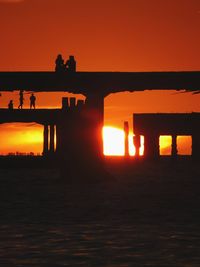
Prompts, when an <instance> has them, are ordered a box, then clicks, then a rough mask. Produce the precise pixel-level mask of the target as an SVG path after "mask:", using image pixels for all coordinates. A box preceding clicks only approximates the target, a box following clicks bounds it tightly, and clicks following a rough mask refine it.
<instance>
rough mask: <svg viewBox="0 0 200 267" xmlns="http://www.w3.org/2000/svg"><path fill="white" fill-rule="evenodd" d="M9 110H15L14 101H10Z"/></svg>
mask: <svg viewBox="0 0 200 267" xmlns="http://www.w3.org/2000/svg"><path fill="white" fill-rule="evenodd" d="M8 109H9V110H13V100H10V101H9V103H8Z"/></svg>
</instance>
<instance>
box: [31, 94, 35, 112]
mask: <svg viewBox="0 0 200 267" xmlns="http://www.w3.org/2000/svg"><path fill="white" fill-rule="evenodd" d="M35 101H36V97H35V96H34V94H31V96H30V109H31V108H32V107H33V108H34V109H35Z"/></svg>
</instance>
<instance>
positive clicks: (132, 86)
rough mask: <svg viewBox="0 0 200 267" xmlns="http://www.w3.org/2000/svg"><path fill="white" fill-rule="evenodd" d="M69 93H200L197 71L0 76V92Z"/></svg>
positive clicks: (21, 73)
mask: <svg viewBox="0 0 200 267" xmlns="http://www.w3.org/2000/svg"><path fill="white" fill-rule="evenodd" d="M19 89H21V90H30V91H43V92H45V91H46V92H55V91H68V92H72V93H81V94H83V95H89V94H91V93H92V94H93V93H97V94H101V95H102V96H106V95H108V94H110V93H116V92H122V91H130V92H133V91H143V90H153V89H155V90H156V89H157V90H158V89H175V90H188V91H194V92H195V91H196V92H198V91H199V90H200V71H185V72H181V71H180V72H75V73H56V72H0V91H13V90H19Z"/></svg>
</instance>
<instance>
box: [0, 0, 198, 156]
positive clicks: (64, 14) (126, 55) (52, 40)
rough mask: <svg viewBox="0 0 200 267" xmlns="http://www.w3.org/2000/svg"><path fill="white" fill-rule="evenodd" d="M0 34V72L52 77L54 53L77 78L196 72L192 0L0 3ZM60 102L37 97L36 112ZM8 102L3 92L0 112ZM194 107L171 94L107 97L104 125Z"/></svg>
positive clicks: (185, 97)
mask: <svg viewBox="0 0 200 267" xmlns="http://www.w3.org/2000/svg"><path fill="white" fill-rule="evenodd" d="M0 34H1V43H0V48H1V49H0V71H22V70H23V71H24V70H26V71H43V70H44V71H51V70H52V71H53V70H54V62H55V58H56V56H57V54H59V53H61V54H62V55H63V57H64V58H65V59H66V58H67V57H68V56H69V55H74V56H75V58H76V61H77V71H176V70H184V71H186V70H200V52H199V50H200V1H199V0H167V1H166V0H73V1H68V0H21V1H20V0H0ZM65 95H66V93H59V94H49V95H47V94H44V93H38V94H37V95H36V96H37V106H38V107H58V106H59V107H60V105H61V98H62V96H65ZM79 97H80V96H79ZM10 99H13V100H14V105H15V107H16V106H18V92H13V93H4V92H3V93H2V96H1V97H0V107H7V104H8V101H9V100H10ZM28 99H29V95H27V96H26V95H25V107H28V106H29V101H28ZM199 100H200V94H199V95H192V94H191V93H177V92H175V91H145V92H142V93H141V92H140V93H139V92H135V93H126V92H125V93H118V94H113V95H110V96H108V97H107V98H106V99H105V124H106V125H110V126H115V127H120V128H122V127H123V121H124V120H128V121H129V122H130V124H131V123H132V114H133V113H134V112H192V111H200V101H199ZM9 127H11V126H9ZM12 127H13V128H12V129H13V130H12V131H11V132H14V131H15V130H16V129H18V130H17V131H20V130H19V129H22V128H23V127H21V128H20V126H19V125H15V126H14V125H13V126H12ZM32 127H33V125H32ZM34 127H36V126H34ZM24 128H31V127H30V125H29V126H28V127H27V126H26V127H24ZM24 128H23V129H24ZM14 129H15V130H14ZM7 133H8V131H7V128H6V127H5V126H1V127H0V135H5V134H7ZM1 139H2V138H1ZM36 140H37V138H36ZM10 144H11V142H10ZM12 145H13V144H12ZM1 147H2V144H0V151H1ZM11 150H12V149H11Z"/></svg>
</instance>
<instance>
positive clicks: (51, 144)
mask: <svg viewBox="0 0 200 267" xmlns="http://www.w3.org/2000/svg"><path fill="white" fill-rule="evenodd" d="M54 136H55V127H54V124H51V125H50V153H51V154H53V153H54V151H55V146H54V141H55V138H54Z"/></svg>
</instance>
